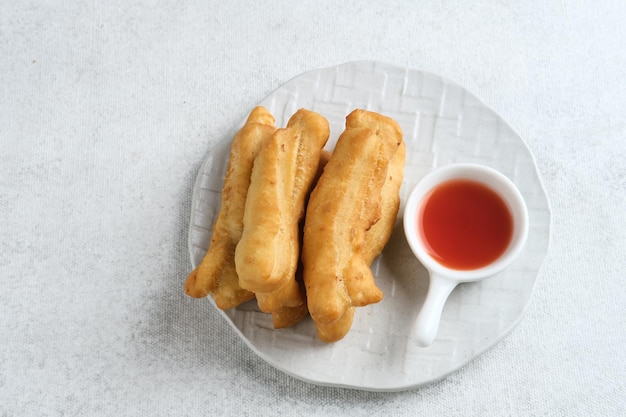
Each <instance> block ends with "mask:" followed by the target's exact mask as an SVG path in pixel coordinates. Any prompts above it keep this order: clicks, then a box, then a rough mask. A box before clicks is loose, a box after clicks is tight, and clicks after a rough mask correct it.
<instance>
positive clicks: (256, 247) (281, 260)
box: [235, 109, 330, 292]
mask: <svg viewBox="0 0 626 417" xmlns="http://www.w3.org/2000/svg"><path fill="white" fill-rule="evenodd" d="M329 133H330V130H329V126H328V122H327V121H326V119H325V118H323V117H322V116H321V115H319V114H317V113H314V112H312V111H308V110H304V109H301V110H298V111H297V112H296V113H295V114H294V115H293V116H292V117H291V118H290V119H289V123H288V124H287V127H286V128H284V129H278V130H277V131H276V132H275V133H274V135H273V136H272V138H271V139H270V140H269V141H268V142H267V144H266V145H265V146H264V147H263V149H261V151H260V152H259V155H258V156H257V159H256V160H255V162H254V168H253V169H252V177H251V180H250V187H249V190H248V198H247V200H246V207H245V211H244V220H243V224H244V229H243V234H242V236H241V240H240V241H239V243H238V245H237V249H236V250H235V265H236V268H237V273H238V274H239V281H240V284H241V286H242V287H243V288H246V289H248V290H250V291H254V292H272V291H276V290H278V289H280V288H281V287H283V286H284V285H285V284H286V283H287V281H290V280H292V279H293V277H294V276H295V272H296V268H297V264H298V256H299V248H300V245H299V239H298V223H299V221H300V219H301V218H302V216H303V214H304V201H305V198H306V196H307V194H308V193H309V189H310V186H311V184H312V183H313V180H314V178H315V174H316V172H317V167H318V165H319V160H320V152H321V149H322V148H323V147H324V144H325V143H326V141H327V140H328V136H329Z"/></svg>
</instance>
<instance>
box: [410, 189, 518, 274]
mask: <svg viewBox="0 0 626 417" xmlns="http://www.w3.org/2000/svg"><path fill="white" fill-rule="evenodd" d="M418 216H419V218H418V222H417V225H418V228H419V234H420V237H421V239H422V240H423V243H424V245H425V249H426V251H427V252H428V253H429V255H430V256H431V257H432V258H433V259H435V260H436V261H437V262H439V263H440V264H441V265H443V266H445V267H447V268H451V269H457V270H471V269H478V268H482V267H484V266H486V265H489V264H490V263H492V262H493V261H495V260H496V259H498V258H499V257H500V256H501V255H502V254H503V253H504V251H505V250H506V249H507V247H508V245H509V243H510V242H511V239H512V236H513V216H512V215H511V213H510V211H509V209H508V207H507V205H506V203H505V202H504V200H503V199H502V198H501V197H500V196H499V195H498V194H497V193H496V192H495V191H493V190H492V189H490V188H489V187H487V186H486V185H484V184H481V183H479V182H477V181H472V180H467V179H454V180H449V181H446V182H444V183H441V184H439V185H438V186H436V187H435V188H434V189H433V190H432V191H431V192H430V193H429V194H428V195H427V196H426V198H425V199H424V201H423V203H422V205H421V207H420V210H419V212H418Z"/></svg>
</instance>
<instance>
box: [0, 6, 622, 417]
mask: <svg viewBox="0 0 626 417" xmlns="http://www.w3.org/2000/svg"><path fill="white" fill-rule="evenodd" d="M293 3H294V2H283V3H281V4H280V5H279V6H270V5H269V4H267V5H266V4H260V3H258V2H240V3H239V4H237V5H235V4H230V3H226V2H202V1H189V2H176V3H174V2H162V1H153V2H138V1H119V0H118V1H110V2H100V3H99V4H90V3H87V2H78V1H58V0H56V1H54V0H53V1H45V2H44V1H40V2H37V1H28V2H9V1H6V0H0V233H2V239H1V240H0V415H2V416H27V415H41V416H60V415H65V416H68V415H71V416H74V415H76V416H84V415H146V416H148V415H149V416H155V415H174V416H178V415H181V416H182V415H212V414H214V415H237V416H243V415H319V416H322V415H329V414H333V415H351V416H354V415H411V416H413V415H432V416H436V415H446V416H452V415H460V416H461V415H462V416H466V415H481V416H502V415H514V416H517V415H519V416H526V415H551V416H556V415H564V416H572V415H576V416H587V415H620V414H623V409H625V408H626V400H625V398H626V382H625V380H626V378H625V377H626V353H625V349H624V345H626V309H625V307H624V304H625V303H624V295H625V294H626V288H625V287H626V284H625V283H626V280H625V279H624V276H625V275H624V274H625V272H624V271H626V256H625V255H624V254H625V253H626V216H624V209H626V162H625V161H626V122H625V120H626V119H625V117H624V116H625V115H626V81H625V80H626V72H625V68H626V30H625V29H624V23H623V22H624V21H625V20H626V3H624V2H623V1H604V2H592V1H576V2H575V1H565V0H563V1H554V2H543V1H536V0H535V1H528V2H488V1H480V2H445V3H443V2H386V5H385V6H379V5H377V4H374V3H371V4H369V3H364V2H331V1H328V2H316V3H313V2H311V3H310V4H304V3H302V4H301V3H299V4H293ZM516 3H519V4H516ZM361 59H368V60H378V61H383V62H389V63H392V64H395V65H400V66H406V67H410V68H416V69H422V70H426V71H430V72H434V73H438V74H441V75H442V76H445V77H446V78H449V79H452V80H454V81H456V82H458V83H460V84H462V85H464V86H465V87H466V88H468V89H469V90H470V91H472V92H474V93H475V94H476V95H478V96H479V97H481V98H482V99H483V100H484V101H485V102H486V103H487V104H488V105H489V106H490V107H492V108H493V109H494V110H496V111H497V112H498V113H500V114H501V115H502V116H503V117H504V118H505V119H506V120H507V121H508V122H509V123H510V124H511V125H512V126H513V127H514V128H515V129H516V130H517V131H518V132H519V133H520V135H521V136H522V137H523V138H524V139H525V140H526V142H527V143H528V145H529V147H530V148H531V150H532V151H533V153H534V155H535V157H536V160H537V165H538V167H539V172H540V173H541V175H542V177H543V180H544V184H545V187H546V190H547V193H548V195H549V197H550V200H551V205H552V226H553V229H552V245H551V249H550V252H549V255H548V258H547V260H546V263H545V265H544V268H543V270H542V272H541V273H540V276H539V279H538V282H537V285H536V287H535V292H534V294H533V300H532V302H531V305H530V307H529V310H528V311H527V314H526V316H525V318H524V319H523V321H522V323H521V324H520V325H519V327H517V329H516V330H514V331H513V333H512V334H511V335H510V336H508V337H507V338H506V339H504V340H503V341H502V342H501V343H499V344H498V345H496V346H495V347H494V348H493V349H491V350H489V351H488V352H487V353H486V354H484V355H483V356H481V357H480V358H478V359H477V360H475V361H473V362H471V363H470V364H469V365H467V366H465V367H464V368H462V369H461V370H459V371H458V372H456V373H454V374H452V375H450V376H448V377H447V378H445V379H444V380H442V381H440V382H437V383H435V384H432V385H429V386H427V387H424V388H420V389H416V390H410V391H404V392H399V393H373V392H364V391H358V390H346V389H340V388H325V387H319V386H315V385H310V384H307V383H304V382H301V381H299V380H297V379H294V378H292V377H290V376H288V375H285V374H283V373H282V372H280V371H277V370H275V369H274V368H272V367H271V366H269V365H267V364H266V363H265V362H264V361H263V360H261V359H259V358H258V357H257V356H256V355H255V354H254V353H253V352H252V351H251V350H250V349H249V348H248V347H247V346H246V345H245V344H244V343H243V342H241V341H240V339H239V338H238V337H237V335H236V334H235V333H234V332H233V330H231V328H230V327H229V326H228V325H227V324H226V323H225V321H224V320H223V319H222V317H221V316H220V315H219V314H218V313H216V312H215V311H214V310H213V308H212V307H211V305H210V304H209V303H208V302H199V301H197V300H192V299H190V298H187V297H186V296H185V295H184V294H183V292H182V283H183V280H184V278H185V276H186V274H187V273H188V272H189V270H190V267H191V263H190V261H189V253H188V250H187V234H188V222H189V211H190V203H191V189H192V186H193V181H194V179H195V175H196V172H197V170H198V168H199V164H200V163H201V161H202V159H203V157H204V155H205V153H206V152H207V150H208V149H210V148H211V145H212V143H214V142H216V141H218V140H219V139H221V138H223V137H224V136H225V135H228V134H230V133H231V131H232V129H233V127H234V126H235V125H236V124H237V123H238V122H239V121H240V120H241V119H242V118H243V117H244V115H245V114H246V113H247V112H248V111H249V110H250V108H251V107H252V106H254V105H255V104H256V103H257V102H259V101H260V100H262V99H263V98H264V97H265V96H266V95H267V94H268V93H269V92H270V91H272V90H273V89H275V88H276V87H278V86H279V85H281V84H282V83H284V82H285V81H287V80H288V79H290V78H291V77H293V76H295V75H297V74H299V73H301V72H303V71H307V70H311V69H316V68H323V67H328V66H332V65H336V64H340V63H343V62H347V61H353V60H361Z"/></svg>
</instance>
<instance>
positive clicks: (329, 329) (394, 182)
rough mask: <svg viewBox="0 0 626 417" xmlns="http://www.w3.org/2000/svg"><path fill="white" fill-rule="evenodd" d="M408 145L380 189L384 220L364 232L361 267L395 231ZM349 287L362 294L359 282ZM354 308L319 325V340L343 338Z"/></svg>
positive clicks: (395, 158)
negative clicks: (334, 319) (335, 318)
mask: <svg viewBox="0 0 626 417" xmlns="http://www.w3.org/2000/svg"><path fill="white" fill-rule="evenodd" d="M405 160H406V145H405V143H404V142H402V143H401V144H400V146H399V147H398V150H397V151H396V153H395V154H394V155H393V158H392V159H391V161H390V162H389V167H388V168H387V179H386V180H385V184H384V185H383V188H382V190H381V199H382V206H381V218H380V220H378V221H377V222H376V223H375V224H374V225H373V226H372V227H371V228H370V229H369V230H368V231H366V232H365V251H364V252H365V258H364V262H363V263H362V265H365V264H367V265H368V266H369V265H371V264H372V262H374V259H376V257H377V256H378V255H380V253H381V252H382V250H383V249H384V247H385V245H386V244H387V242H388V241H389V238H390V237H391V233H392V232H393V228H394V224H395V222H396V217H397V215H398V210H399V208H400V194H399V191H400V186H401V185H402V179H403V177H404V163H405ZM356 284H357V285H354V286H352V287H351V288H350V292H351V293H355V292H358V291H359V285H358V282H357V283H356ZM353 318H354V307H353V306H351V307H348V309H347V310H346V311H345V313H343V315H342V316H341V318H339V320H337V321H335V322H333V323H331V324H322V323H316V327H317V334H318V337H319V338H320V339H321V340H323V341H326V342H333V341H336V340H339V339H342V338H343V337H344V336H345V335H346V334H347V333H348V331H349V330H350V328H351V327H352V320H353Z"/></svg>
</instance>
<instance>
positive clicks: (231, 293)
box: [185, 106, 276, 310]
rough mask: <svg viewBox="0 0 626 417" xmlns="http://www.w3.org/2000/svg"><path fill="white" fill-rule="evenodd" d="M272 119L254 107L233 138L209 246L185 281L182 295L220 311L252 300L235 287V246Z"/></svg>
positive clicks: (268, 113) (273, 130) (236, 283)
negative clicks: (208, 300) (254, 168)
mask: <svg viewBox="0 0 626 417" xmlns="http://www.w3.org/2000/svg"><path fill="white" fill-rule="evenodd" d="M275 131H276V127H274V117H273V116H272V114H271V113H270V112H269V111H267V110H266V109H265V108H263V107H261V106H259V107H255V108H254V109H253V110H252V112H251V113H250V115H249V116H248V119H247V121H246V123H245V124H244V126H243V127H242V128H241V129H240V130H239V132H238V133H237V134H236V135H235V138H234V139H233V143H232V145H231V149H230V159H229V161H228V167H227V170H226V176H225V178H224V186H223V189H222V206H221V208H220V212H219V214H218V216H217V219H216V221H215V224H214V225H213V235H212V236H211V244H210V247H209V250H208V251H207V253H206V255H205V256H204V259H203V260H202V263H201V264H200V265H199V266H198V267H197V268H196V269H194V270H193V271H192V272H191V274H189V276H188V277H187V280H186V282H185V291H186V293H187V294H188V295H189V296H191V297H195V298H202V297H206V296H207V295H208V294H211V296H212V297H213V299H214V301H215V304H216V305H217V307H219V308H220V309H223V310H225V309H229V308H232V307H236V306H237V305H239V304H241V303H242V302H244V301H247V300H249V299H251V298H253V297H254V294H253V293H252V292H250V291H248V290H245V289H243V288H241V287H240V285H239V278H238V277H237V272H236V269H235V247H236V246H237V243H238V242H239V239H240V238H241V233H242V230H243V213H244V207H245V202H246V197H247V194H248V186H249V184H250V175H251V172H252V166H253V162H254V160H255V158H256V156H257V155H258V153H259V151H260V150H261V148H262V147H263V146H264V145H265V144H266V143H267V142H268V141H269V139H270V138H271V137H272V135H273V133H274V132H275Z"/></svg>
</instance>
